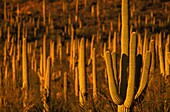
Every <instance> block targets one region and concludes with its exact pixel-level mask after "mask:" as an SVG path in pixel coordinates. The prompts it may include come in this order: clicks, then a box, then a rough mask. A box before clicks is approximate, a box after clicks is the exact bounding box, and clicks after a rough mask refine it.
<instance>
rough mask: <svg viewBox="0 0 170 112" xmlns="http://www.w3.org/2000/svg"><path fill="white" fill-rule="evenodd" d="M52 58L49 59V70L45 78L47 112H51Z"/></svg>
mask: <svg viewBox="0 0 170 112" xmlns="http://www.w3.org/2000/svg"><path fill="white" fill-rule="evenodd" d="M50 66H51V58H50V56H49V57H48V58H47V69H46V74H45V76H44V79H45V83H44V99H43V102H44V108H45V110H44V111H45V112H49V111H50V107H49V102H50V88H51V87H50V81H51V67H50Z"/></svg>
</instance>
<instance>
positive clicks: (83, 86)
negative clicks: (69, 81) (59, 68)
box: [78, 38, 86, 104]
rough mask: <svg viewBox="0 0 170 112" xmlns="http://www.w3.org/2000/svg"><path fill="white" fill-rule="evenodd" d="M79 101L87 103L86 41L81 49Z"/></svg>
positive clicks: (82, 43)
mask: <svg viewBox="0 0 170 112" xmlns="http://www.w3.org/2000/svg"><path fill="white" fill-rule="evenodd" d="M78 67H79V88H80V89H79V91H80V92H79V93H80V94H79V98H80V99H79V100H80V103H81V104H83V102H84V101H85V92H86V73H85V40H84V38H82V39H81V42H80V47H79V60H78Z"/></svg>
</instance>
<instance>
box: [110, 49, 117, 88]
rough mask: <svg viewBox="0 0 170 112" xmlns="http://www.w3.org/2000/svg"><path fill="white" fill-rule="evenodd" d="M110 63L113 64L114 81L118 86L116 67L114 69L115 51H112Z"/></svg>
mask: <svg viewBox="0 0 170 112" xmlns="http://www.w3.org/2000/svg"><path fill="white" fill-rule="evenodd" d="M111 55H112V65H113V72H114V77H115V81H116V86H117V87H118V76H117V69H116V52H112V53H111Z"/></svg>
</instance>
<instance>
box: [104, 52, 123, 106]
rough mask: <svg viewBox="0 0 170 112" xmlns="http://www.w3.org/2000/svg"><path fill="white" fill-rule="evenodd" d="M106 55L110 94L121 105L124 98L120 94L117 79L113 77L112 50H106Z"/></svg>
mask: <svg viewBox="0 0 170 112" xmlns="http://www.w3.org/2000/svg"><path fill="white" fill-rule="evenodd" d="M105 56H106V58H105V62H106V69H107V74H108V84H109V91H110V95H111V98H112V100H113V102H114V103H115V104H117V105H120V104H122V103H123V100H122V98H121V97H120V95H119V94H118V90H117V86H116V81H115V79H114V78H113V69H112V63H111V56H110V51H106V52H105Z"/></svg>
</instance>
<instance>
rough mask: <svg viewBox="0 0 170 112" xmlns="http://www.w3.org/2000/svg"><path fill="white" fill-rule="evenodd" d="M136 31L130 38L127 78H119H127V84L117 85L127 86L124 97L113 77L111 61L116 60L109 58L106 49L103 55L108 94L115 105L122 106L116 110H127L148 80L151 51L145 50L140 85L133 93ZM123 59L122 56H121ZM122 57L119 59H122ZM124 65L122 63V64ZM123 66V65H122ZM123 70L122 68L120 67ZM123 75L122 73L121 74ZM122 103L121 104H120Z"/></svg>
mask: <svg viewBox="0 0 170 112" xmlns="http://www.w3.org/2000/svg"><path fill="white" fill-rule="evenodd" d="M136 40H137V38H136V33H132V35H131V38H130V52H129V72H128V73H129V75H128V77H127V79H125V77H123V78H122V79H121V80H128V82H127V85H126V84H121V85H119V86H127V87H120V88H127V89H125V90H123V91H124V92H125V93H126V96H125V98H124V96H122V94H121V93H119V92H118V88H119V87H118V85H117V83H116V81H117V79H115V78H116V77H114V76H115V74H114V73H115V72H114V70H115V68H113V66H112V62H111V61H114V62H113V63H116V60H115V59H114V58H112V59H114V60H111V56H110V52H109V51H106V52H105V53H106V54H105V56H106V59H105V61H106V68H107V74H108V83H109V91H110V95H111V97H112V100H113V102H114V103H115V104H117V105H121V106H118V108H119V107H121V108H123V110H121V109H118V111H126V110H129V108H130V106H131V104H132V102H133V100H134V99H136V98H138V96H139V95H140V94H141V93H142V91H143V90H144V88H145V86H146V84H147V81H148V75H149V69H150V63H151V52H150V51H147V52H146V56H145V60H144V65H143V70H142V75H141V79H140V85H139V89H138V91H137V93H136V95H135V76H136V75H139V74H136V70H137V68H136V65H137V64H136V52H137V49H136V46H137V45H136V43H137V42H136ZM123 59H124V58H123ZM123 59H120V60H122V61H123ZM122 66H124V65H122ZM122 68H123V67H122ZM122 70H124V69H122ZM122 73H125V72H124V71H122ZM123 76H124V75H123ZM122 104H123V105H122Z"/></svg>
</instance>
